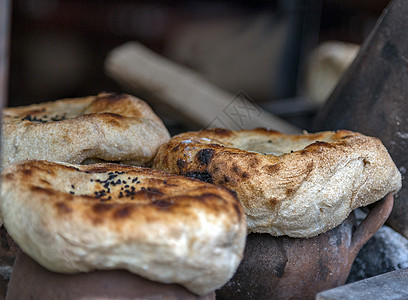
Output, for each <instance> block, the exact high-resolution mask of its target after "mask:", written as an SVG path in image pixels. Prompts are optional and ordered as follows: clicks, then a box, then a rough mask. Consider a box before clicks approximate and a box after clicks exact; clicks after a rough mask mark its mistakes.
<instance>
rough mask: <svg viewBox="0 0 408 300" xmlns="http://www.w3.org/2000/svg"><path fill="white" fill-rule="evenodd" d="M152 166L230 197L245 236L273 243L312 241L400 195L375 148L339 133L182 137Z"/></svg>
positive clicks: (368, 140) (387, 162) (393, 172)
mask: <svg viewBox="0 0 408 300" xmlns="http://www.w3.org/2000/svg"><path fill="white" fill-rule="evenodd" d="M153 167H154V168H157V169H161V170H164V171H167V172H171V173H176V174H183V175H186V176H188V177H195V178H199V179H201V180H204V181H207V182H213V183H216V184H221V185H224V186H225V187H227V188H229V189H230V190H232V191H235V192H236V194H237V196H238V199H239V200H240V202H241V204H242V206H243V207H244V210H245V213H246V216H247V224H248V230H249V231H251V232H259V233H270V234H272V235H275V236H280V235H288V236H292V237H312V236H315V235H318V234H319V233H322V232H325V231H327V230H329V229H331V228H334V227H336V226H337V225H339V224H340V223H341V222H342V221H343V220H344V219H345V218H346V217H347V216H348V215H349V213H350V212H351V211H352V210H353V209H355V208H357V207H360V206H366V205H368V204H370V203H373V202H374V201H377V200H379V199H381V198H382V197H384V196H385V195H386V194H388V193H390V192H395V191H398V190H399V189H400V188H401V174H400V173H399V171H398V169H397V167H396V166H395V164H394V162H393V161H392V159H391V157H390V155H389V154H388V152H387V150H386V149H385V147H384V146H383V144H382V143H381V141H380V140H379V139H377V138H373V137H368V136H364V135H362V134H359V133H355V132H351V131H345V130H341V131H337V132H329V131H328V132H320V133H315V134H308V133H305V134H303V135H285V134H281V133H278V132H275V131H269V130H265V129H255V130H241V131H230V130H225V129H212V130H202V131H198V132H186V133H182V134H180V135H177V136H175V137H173V138H171V139H170V141H169V142H168V143H167V144H165V145H163V146H162V147H161V148H160V149H159V151H158V153H157V156H156V158H155V160H154V163H153Z"/></svg>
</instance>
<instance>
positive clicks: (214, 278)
mask: <svg viewBox="0 0 408 300" xmlns="http://www.w3.org/2000/svg"><path fill="white" fill-rule="evenodd" d="M2 180H3V181H2V186H1V202H0V208H1V211H2V214H3V219H4V226H5V227H6V229H7V231H8V233H9V234H10V236H11V237H12V238H13V239H14V240H15V241H16V243H17V244H18V245H19V246H20V247H21V249H22V250H23V251H24V252H25V253H27V254H28V255H30V256H31V257H32V258H34V259H35V260H36V261H37V262H38V263H39V264H41V265H42V266H44V267H46V268H47V269H49V270H51V271H55V272H61V273H75V272H87V271H90V270H104V269H105V270H106V269H126V270H128V271H130V272H133V273H135V274H138V275H140V276H142V277H145V278H148V279H150V280H153V281H158V282H164V283H178V284H180V285H183V286H184V287H186V288H187V289H189V290H190V291H192V292H193V293H196V294H199V295H203V294H207V293H209V292H211V291H213V290H215V289H216V288H219V287H221V286H222V285H223V284H225V283H226V282H227V281H228V280H229V279H230V278H231V277H232V275H233V274H234V272H235V270H236V268H237V267H238V264H239V263H240V261H241V258H242V254H243V250H244V246H245V239H246V222H245V214H244V212H243V210H242V207H241V205H240V204H239V202H238V200H237V199H236V197H235V196H234V195H233V194H232V193H231V192H230V191H229V190H227V189H226V188H224V187H221V186H216V185H213V184H208V183H204V182H201V181H199V180H194V179H190V178H186V177H183V176H177V175H172V174H167V173H164V172H162V171H158V170H152V169H148V168H142V167H132V166H122V165H117V164H94V165H71V164H59V163H54V162H47V161H24V162H20V163H16V164H13V165H10V166H8V167H6V168H5V169H4V171H3V175H2Z"/></svg>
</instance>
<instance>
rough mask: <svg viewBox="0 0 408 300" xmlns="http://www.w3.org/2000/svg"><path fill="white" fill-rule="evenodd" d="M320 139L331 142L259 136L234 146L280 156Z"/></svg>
mask: <svg viewBox="0 0 408 300" xmlns="http://www.w3.org/2000/svg"><path fill="white" fill-rule="evenodd" d="M317 141H320V142H330V141H329V140H325V139H319V140H315V139H309V138H307V137H305V138H297V139H283V138H270V137H265V138H259V137H257V139H248V140H244V141H239V142H237V143H235V144H234V145H233V146H234V147H236V148H238V149H241V150H245V151H251V152H257V153H263V154H272V155H275V156H280V155H284V154H288V153H293V152H295V151H299V150H302V149H304V148H306V147H307V146H309V145H311V144H313V143H315V142H317Z"/></svg>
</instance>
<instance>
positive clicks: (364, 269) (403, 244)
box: [347, 226, 408, 283]
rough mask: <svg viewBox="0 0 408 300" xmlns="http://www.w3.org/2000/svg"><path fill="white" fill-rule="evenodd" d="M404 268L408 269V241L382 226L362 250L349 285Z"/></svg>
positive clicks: (354, 264) (353, 267)
mask: <svg viewBox="0 0 408 300" xmlns="http://www.w3.org/2000/svg"><path fill="white" fill-rule="evenodd" d="M404 268H408V239H406V238H405V237H404V236H402V235H401V234H399V233H398V232H396V231H395V230H393V229H391V228H390V227H388V226H382V227H381V228H380V230H378V232H377V233H376V234H375V235H374V236H373V237H372V238H371V239H370V240H369V241H368V242H367V243H366V244H365V245H364V246H363V248H361V250H360V252H359V253H358V255H357V257H356V260H355V261H354V263H353V265H352V267H351V271H350V275H349V277H348V279H347V283H351V282H355V281H358V280H362V279H366V278H370V277H373V276H376V275H380V274H383V273H386V272H390V271H394V270H399V269H404Z"/></svg>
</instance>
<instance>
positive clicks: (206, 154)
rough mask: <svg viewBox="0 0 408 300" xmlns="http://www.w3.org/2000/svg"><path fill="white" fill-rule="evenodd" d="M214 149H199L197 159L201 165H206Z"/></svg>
mask: <svg viewBox="0 0 408 300" xmlns="http://www.w3.org/2000/svg"><path fill="white" fill-rule="evenodd" d="M214 152H215V150H214V149H201V150H200V151H198V153H197V160H198V162H199V163H200V164H202V165H208V164H209V163H210V161H211V159H212V158H213V156H214Z"/></svg>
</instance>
